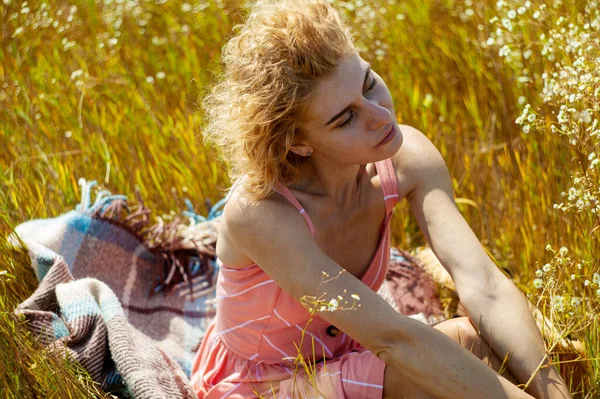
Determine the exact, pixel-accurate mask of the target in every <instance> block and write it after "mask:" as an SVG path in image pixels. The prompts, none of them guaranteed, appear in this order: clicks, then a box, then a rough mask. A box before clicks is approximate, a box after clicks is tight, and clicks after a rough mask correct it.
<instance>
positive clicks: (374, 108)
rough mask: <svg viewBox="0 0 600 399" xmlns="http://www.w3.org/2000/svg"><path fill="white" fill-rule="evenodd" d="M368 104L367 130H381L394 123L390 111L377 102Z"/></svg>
mask: <svg viewBox="0 0 600 399" xmlns="http://www.w3.org/2000/svg"><path fill="white" fill-rule="evenodd" d="M367 103H368V105H367V106H368V107H369V110H368V112H369V120H368V122H367V128H368V129H369V130H380V129H381V127H382V126H385V125H389V124H390V123H392V121H393V117H392V113H391V112H390V110H389V109H387V108H386V107H384V106H382V105H380V104H379V103H378V102H377V101H367Z"/></svg>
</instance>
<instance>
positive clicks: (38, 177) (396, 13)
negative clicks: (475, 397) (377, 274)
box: [0, 0, 600, 398]
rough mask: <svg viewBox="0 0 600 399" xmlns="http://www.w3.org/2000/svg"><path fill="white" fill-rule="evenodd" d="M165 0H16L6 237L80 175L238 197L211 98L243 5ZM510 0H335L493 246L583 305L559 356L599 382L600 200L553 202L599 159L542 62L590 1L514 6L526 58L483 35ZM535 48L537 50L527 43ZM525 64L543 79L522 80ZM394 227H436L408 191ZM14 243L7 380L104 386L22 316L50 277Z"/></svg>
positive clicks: (43, 386)
mask: <svg viewBox="0 0 600 399" xmlns="http://www.w3.org/2000/svg"><path fill="white" fill-rule="evenodd" d="M162 3H163V2H162V1H148V0H136V1H129V2H126V3H123V4H118V2H110V1H106V0H105V1H100V2H84V1H81V0H74V1H73V2H71V3H69V2H66V1H63V0H56V1H54V2H51V3H46V2H44V1H39V0H34V1H28V2H27V3H25V2H18V1H15V0H12V2H11V1H10V0H4V1H3V2H2V3H0V21H1V24H0V32H1V34H2V41H0V148H2V149H3V151H0V172H1V173H0V215H3V216H2V231H0V233H2V237H5V236H6V232H7V231H9V230H10V228H12V227H14V226H15V225H16V224H18V223H20V222H22V221H25V220H27V219H31V218H44V217H51V216H56V215H58V214H60V213H62V212H64V211H66V210H69V209H72V208H73V207H74V206H75V204H76V203H77V202H78V200H79V196H80V192H79V186H78V185H77V180H78V178H79V177H85V178H88V179H96V180H98V181H99V182H100V183H101V184H102V185H103V186H104V187H106V188H108V189H109V190H112V191H113V192H121V193H124V194H126V195H128V196H130V197H132V198H133V195H134V194H133V193H134V190H135V188H136V187H139V189H140V192H141V195H142V197H143V198H144V199H145V201H146V205H147V206H148V207H151V208H153V209H157V210H160V211H161V212H165V213H168V212H170V211H171V210H179V209H182V208H183V207H184V199H186V198H189V199H191V200H192V202H193V204H194V205H195V206H196V211H197V212H199V213H201V214H202V213H205V212H206V210H205V209H207V206H208V204H209V203H215V202H216V201H217V200H219V199H220V198H222V196H223V190H224V189H225V188H226V187H228V184H229V182H228V181H227V176H226V165H223V164H221V163H219V161H218V160H217V159H216V157H215V156H214V153H215V149H213V148H207V147H205V146H204V145H203V144H202V140H201V133H202V131H201V126H202V113H201V111H200V110H199V109H198V107H197V100H198V98H199V97H200V96H202V94H203V93H205V91H206V90H207V88H208V87H209V86H210V84H211V82H212V81H213V76H214V73H216V72H218V71H219V68H220V65H219V61H220V60H219V54H220V48H221V46H222V45H223V44H224V42H225V40H226V39H227V37H228V36H229V35H230V32H231V28H232V26H233V25H234V24H236V23H239V22H241V21H242V18H243V15H244V9H245V8H244V7H245V5H244V4H242V3H240V2H235V1H224V0H208V1H198V2H193V3H190V7H191V9H188V8H190V7H187V6H184V5H182V4H181V3H179V2H164V4H162ZM505 3H506V6H504V7H498V4H497V3H496V1H491V0H465V1H458V0H456V1H455V0H422V1H421V0H405V1H403V2H391V1H390V2H386V1H383V0H372V1H369V2H368V4H365V2H363V1H361V0H355V1H338V0H336V1H335V4H336V6H337V7H338V9H339V10H340V12H341V13H342V14H343V16H344V17H345V18H346V19H347V20H348V21H349V22H350V24H351V25H352V26H353V27H354V28H355V31H356V32H360V34H359V35H357V36H356V40H357V45H358V47H359V48H360V49H361V52H362V56H363V58H365V59H366V60H367V61H369V62H371V64H372V66H373V69H375V70H376V71H377V72H378V73H379V74H380V75H381V76H382V77H383V79H384V80H385V82H386V84H387V86H388V88H389V89H390V91H391V93H392V95H393V98H394V104H395V109H396V111H397V118H398V121H399V122H401V123H406V124H410V125H413V126H415V127H416V128H418V129H420V130H421V131H423V132H424V133H425V134H426V135H427V136H428V137H429V138H430V139H431V140H432V141H433V142H434V144H435V145H436V146H437V148H438V149H439V150H440V151H441V153H442V155H443V156H444V158H445V159H446V162H447V164H448V166H449V169H450V173H451V176H452V178H453V185H454V189H455V193H456V196H457V198H458V199H459V200H458V201H457V202H458V206H459V208H460V210H461V211H462V213H463V215H464V216H465V218H466V219H467V221H468V222H469V224H470V225H471V227H472V228H473V230H474V231H475V233H476V234H477V235H478V237H479V239H480V240H481V242H482V243H483V245H484V246H485V248H486V249H487V250H488V251H489V253H490V254H491V256H492V257H493V258H494V260H495V261H496V262H497V263H498V265H499V266H500V267H502V268H504V269H506V270H508V271H509V272H510V273H511V275H512V276H513V278H514V280H515V282H516V283H517V285H518V286H519V287H520V288H521V289H522V290H523V291H524V292H525V293H526V294H528V296H529V297H530V298H531V299H532V301H536V302H538V303H539V305H540V309H541V311H542V313H543V315H544V316H545V317H546V318H547V319H548V320H552V321H553V322H554V324H555V325H557V326H559V327H561V328H562V329H563V330H564V329H565V328H566V327H567V326H568V325H569V324H568V320H569V319H576V320H577V321H578V323H580V324H578V327H577V328H575V327H573V326H572V327H573V332H571V337H572V338H576V339H578V340H579V341H580V342H581V343H582V345H583V346H582V353H581V355H580V356H579V357H576V358H575V359H570V360H569V361H568V362H565V363H560V365H561V371H562V372H563V375H565V376H568V375H569V373H574V372H576V370H577V367H575V365H582V364H584V365H585V374H586V378H584V385H582V386H573V391H574V392H579V395H580V396H581V397H590V398H591V397H596V395H600V385H599V384H600V377H599V376H600V361H599V360H598V359H599V358H600V344H599V340H598V337H599V335H600V326H599V324H598V322H597V306H598V301H599V299H598V297H597V296H595V295H596V294H595V291H596V289H598V287H597V285H596V286H595V285H594V284H595V283H592V284H591V285H589V286H585V285H584V284H583V281H584V280H586V279H588V280H589V281H592V278H591V276H592V275H593V273H595V272H598V270H599V269H600V267H599V261H598V254H599V253H600V251H599V249H600V240H598V231H599V230H594V229H595V228H596V227H597V226H598V217H597V214H592V213H590V212H562V211H560V210H557V209H554V204H555V203H559V202H561V201H563V199H562V197H561V192H563V191H568V189H569V187H570V186H572V184H573V183H572V175H574V174H575V173H578V171H579V170H580V169H581V168H580V165H581V164H582V162H583V161H581V159H582V158H581V151H580V147H578V146H577V145H573V144H570V142H569V140H567V139H566V138H565V137H564V135H560V134H552V133H551V132H550V129H549V126H550V123H551V121H552V120H554V119H555V118H556V112H555V111H556V110H557V109H558V107H559V105H558V104H553V103H546V102H544V101H543V100H542V98H541V97H540V93H541V92H542V90H543V83H542V79H541V78H540V76H541V74H542V73H543V72H551V71H552V68H554V62H550V61H549V60H548V59H547V57H546V58H545V57H544V56H542V54H541V44H540V42H541V41H542V40H541V39H539V37H540V34H541V33H543V32H547V31H548V29H550V28H549V27H550V26H554V25H555V22H556V20H557V19H558V18H560V16H564V17H565V18H570V19H571V20H573V21H574V22H575V23H580V22H581V21H579V20H578V18H579V17H578V15H579V14H581V12H582V10H583V8H584V6H585V4H586V3H588V2H585V1H583V0H581V1H577V0H572V1H565V3H564V4H561V3H560V2H555V5H549V6H548V8H546V9H545V10H544V9H543V13H544V15H545V18H546V19H543V18H540V19H539V20H536V19H534V18H533V17H532V12H533V11H532V10H533V9H534V8H535V9H537V8H540V6H541V5H542V3H541V2H537V1H533V2H532V3H534V4H533V5H532V6H531V8H530V9H528V11H527V12H526V13H525V14H523V15H521V14H519V15H520V16H518V17H517V18H515V19H514V24H515V28H514V29H513V31H512V32H510V35H512V36H510V37H511V38H512V43H510V44H511V46H512V48H513V50H515V48H517V49H518V50H519V51H520V54H521V55H520V56H514V57H513V59H512V60H509V59H507V57H502V56H500V55H499V47H500V46H499V45H497V44H491V45H485V43H486V41H487V40H488V39H489V38H490V37H492V36H494V37H495V35H496V32H497V29H498V23H492V22H490V20H491V19H492V18H494V17H496V16H499V17H500V18H502V17H503V16H504V15H506V13H507V10H508V9H514V10H516V9H518V7H520V6H523V4H524V3H525V2H524V1H506V2H505ZM469 10H470V11H469ZM519 21H520V22H519ZM583 23H584V22H581V24H583ZM595 32H596V33H597V30H596V31H595ZM504 37H508V33H506V34H505V36H504ZM507 40H508V39H507ZM498 41H499V40H498V38H497V37H496V43H497V42H498ZM526 49H533V50H534V54H533V55H532V56H531V57H530V58H528V59H525V58H524V56H523V52H524V51H526ZM567 58H568V57H567ZM571 61H573V60H571ZM523 68H527V69H528V74H529V76H531V81H529V82H524V83H520V81H519V77H520V76H522V74H523V71H522V70H523ZM590 96H591V94H590ZM590 98H591V97H590ZM525 103H530V104H531V105H532V107H533V109H536V110H540V111H539V115H540V116H539V117H538V119H537V121H538V122H540V121H543V123H542V124H541V125H538V126H537V127H536V128H534V129H532V130H531V131H530V132H529V134H527V135H525V134H523V132H522V129H521V126H519V125H517V124H515V119H516V118H517V117H518V116H519V115H520V114H521V110H522V108H523V105H524V104H525ZM553 112H554V113H553ZM582 137H583V136H582ZM583 138H585V137H583ZM594 143H596V142H593V140H592V144H594ZM588 144H589V141H588ZM594 145H596V144H594ZM583 164H585V162H583ZM392 232H393V233H392V240H393V244H395V245H399V246H401V247H403V248H413V247H417V246H420V245H422V244H424V239H423V236H422V234H421V233H420V232H419V230H418V227H417V224H416V222H415V220H413V219H412V218H411V217H410V212H409V209H408V207H407V206H406V204H400V205H398V209H397V211H396V214H395V218H394V221H393V225H392ZM548 244H550V245H551V246H552V247H553V248H560V247H563V246H564V247H567V248H568V249H569V253H568V255H569V260H568V261H565V262H566V263H565V264H560V263H558V262H559V258H556V257H555V255H554V254H553V253H551V252H549V251H547V250H546V249H545V248H546V246H547V245H548ZM0 254H1V255H2V256H1V260H0V270H3V271H6V273H5V274H2V275H0V289H1V290H2V291H1V292H0V315H1V317H2V321H1V322H0V336H1V337H2V338H1V339H0V345H6V346H5V347H1V349H3V351H2V352H1V353H3V354H4V355H3V357H4V359H3V360H4V361H3V362H1V366H0V368H4V369H3V370H2V369H0V371H5V372H1V373H0V386H2V387H4V392H2V394H1V395H4V396H5V397H16V396H18V397H23V395H24V396H28V395H29V394H28V393H26V392H31V394H30V396H31V397H34V396H39V395H42V393H44V394H46V395H48V396H52V395H55V396H61V397H62V396H68V395H72V396H73V397H82V396H83V394H82V392H86V394H87V395H91V396H94V395H98V393H97V392H96V393H95V391H94V389H95V388H93V386H92V385H91V384H90V381H89V380H88V379H85V378H84V377H81V376H82V375H84V374H82V373H80V372H78V370H77V369H76V366H74V365H70V364H68V363H67V364H66V365H65V364H63V363H62V361H59V360H58V359H54V358H52V357H48V356H44V355H43V354H42V352H41V351H40V350H39V348H37V347H36V346H35V343H34V342H33V341H32V340H31V339H30V338H29V337H28V335H27V333H26V332H25V330H24V329H23V328H22V326H21V324H20V322H19V321H17V320H14V318H12V317H11V313H12V310H13V309H14V307H15V306H16V305H17V304H18V303H20V302H21V301H22V300H23V299H25V298H26V297H27V296H28V295H29V294H30V293H31V292H32V290H33V289H34V287H35V278H34V277H33V274H32V272H31V271H30V269H29V266H28V262H27V257H26V256H24V254H23V253H17V252H14V251H11V250H9V248H8V246H7V244H6V241H2V244H1V245H0ZM546 263H551V264H552V265H554V266H555V267H553V269H552V272H551V275H552V276H554V277H553V279H554V280H553V281H556V282H557V284H555V286H554V288H552V290H551V289H545V290H540V289H537V288H535V287H534V285H533V281H534V280H535V278H536V277H537V276H536V271H537V270H538V269H540V268H541V267H542V266H541V265H544V264H546ZM577 264H582V267H581V269H579V268H577V266H576V265H577ZM563 266H564V267H563ZM567 267H568V268H572V270H573V271H576V273H577V276H578V277H577V278H576V279H575V280H571V279H570V275H571V274H573V273H559V271H560V270H562V269H565V270H566V269H567ZM569 270H571V269H569ZM549 273H550V272H549ZM549 276H550V274H545V277H544V278H545V280H544V284H546V283H547V282H548V278H549ZM546 286H547V285H545V287H546ZM559 289H560V290H559ZM559 291H560V292H559ZM563 292H566V293H567V294H564V293H563ZM582 293H583V294H582ZM568 295H570V297H574V296H576V295H580V296H585V298H587V299H588V302H586V303H587V305H586V306H582V307H580V308H578V312H579V313H577V314H575V315H574V316H575V317H574V316H573V315H569V314H568V312H557V310H556V307H555V306H554V307H553V306H552V305H553V304H555V302H556V300H555V298H556V297H557V296H561V297H567V296H568ZM563 327H564V328H563ZM11 353H15V354H18V356H11V355H9V354H11ZM561 356H562V357H561ZM564 356H565V355H560V354H555V355H554V358H555V360H556V361H557V362H558V361H563V360H564ZM561 359H562V360H561ZM57 370H61V371H57ZM54 371H57V372H54ZM3 378H4V380H2V379H3ZM56 387H61V393H60V394H59V393H56ZM28 390H29V391H28ZM23 392H25V393H23ZM65 392H67V393H65ZM69 392H71V393H69Z"/></svg>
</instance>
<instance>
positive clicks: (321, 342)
mask: <svg viewBox="0 0 600 399" xmlns="http://www.w3.org/2000/svg"><path fill="white" fill-rule="evenodd" d="M295 326H296V328H297V329H298V330H300V331H302V327H300V326H299V325H298V324H296V325H295ZM306 333H307V334H308V335H310V336H311V337H313V338H314V339H316V340H317V342H318V343H320V344H321V345H323V348H325V350H326V351H327V354H328V355H329V356H331V357H333V353H331V351H330V350H329V348H328V347H327V345H325V344H324V343H323V341H321V340H320V339H319V338H317V337H316V336H315V335H314V334H312V333H310V332H308V331H306Z"/></svg>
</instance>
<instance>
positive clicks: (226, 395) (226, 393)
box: [221, 382, 242, 399]
mask: <svg viewBox="0 0 600 399" xmlns="http://www.w3.org/2000/svg"><path fill="white" fill-rule="evenodd" d="M240 385H242V383H241V382H240V383H238V384H236V385H234V387H233V388H231V389H230V390H229V391H227V392H225V394H224V395H223V396H221V399H224V398H227V397H228V395H229V394H230V393H231V392H233V391H235V390H236V389H237V388H238V387H239V386H240Z"/></svg>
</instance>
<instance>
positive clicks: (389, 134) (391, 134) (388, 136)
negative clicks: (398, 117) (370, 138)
mask: <svg viewBox="0 0 600 399" xmlns="http://www.w3.org/2000/svg"><path fill="white" fill-rule="evenodd" d="M394 131H395V127H394V124H393V123H392V126H391V127H390V128H389V129H388V130H387V134H386V135H385V137H384V138H383V139H381V141H380V142H379V144H377V145H381V144H383V143H385V142H387V141H389V139H390V138H391V136H393V135H394Z"/></svg>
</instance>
